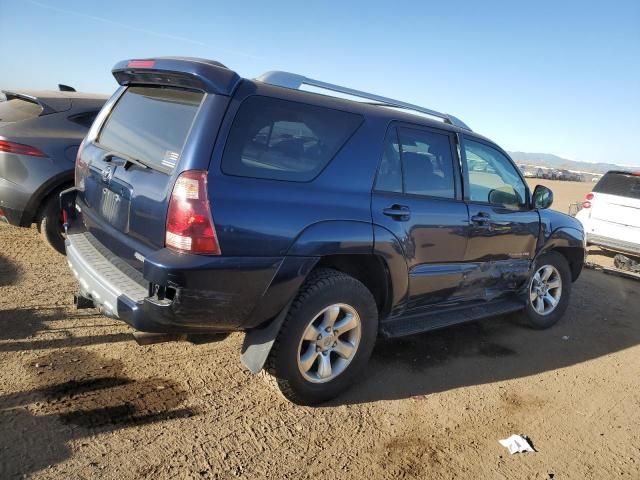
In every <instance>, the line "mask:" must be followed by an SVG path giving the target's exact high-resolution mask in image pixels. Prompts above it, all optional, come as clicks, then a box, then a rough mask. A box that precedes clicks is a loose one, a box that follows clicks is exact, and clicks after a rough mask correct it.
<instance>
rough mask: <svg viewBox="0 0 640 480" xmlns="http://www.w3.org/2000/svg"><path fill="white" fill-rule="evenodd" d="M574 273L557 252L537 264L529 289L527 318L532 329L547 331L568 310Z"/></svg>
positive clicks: (544, 256)
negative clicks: (572, 273)
mask: <svg viewBox="0 0 640 480" xmlns="http://www.w3.org/2000/svg"><path fill="white" fill-rule="evenodd" d="M570 296H571V270H570V268H569V263H568V262H567V260H566V258H565V257H564V256H563V255H561V254H560V253H558V252H548V253H545V254H544V255H541V256H540V257H539V258H538V259H537V260H536V261H535V264H534V268H533V275H532V277H531V279H529V284H528V288H527V304H526V305H527V306H526V308H525V311H524V313H525V316H526V318H527V321H528V323H529V325H531V327H533V328H535V329H539V330H541V329H545V328H549V327H552V326H553V325H555V324H556V323H557V322H558V320H560V319H561V318H562V316H563V315H564V312H565V310H566V309H567V307H568V306H569V297H570Z"/></svg>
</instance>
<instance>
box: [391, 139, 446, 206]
mask: <svg viewBox="0 0 640 480" xmlns="http://www.w3.org/2000/svg"><path fill="white" fill-rule="evenodd" d="M398 136H399V138H400V153H401V158H402V171H403V178H404V192H405V193H411V194H414V195H427V196H430V197H440V198H455V194H456V191H455V180H454V177H453V154H452V152H451V143H450V141H449V135H446V134H443V133H435V132H431V131H426V130H418V129H413V128H399V129H398Z"/></svg>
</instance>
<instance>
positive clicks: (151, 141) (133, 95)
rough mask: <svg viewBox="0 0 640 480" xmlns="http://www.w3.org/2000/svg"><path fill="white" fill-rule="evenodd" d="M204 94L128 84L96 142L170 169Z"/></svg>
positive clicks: (150, 164) (161, 167)
mask: <svg viewBox="0 0 640 480" xmlns="http://www.w3.org/2000/svg"><path fill="white" fill-rule="evenodd" d="M203 97H204V94H203V93H201V92H192V91H188V90H178V89H171V88H158V87H130V88H128V89H127V91H126V93H125V94H124V95H123V96H122V97H121V98H120V100H118V103H117V104H116V105H115V107H114V109H113V111H112V113H111V115H110V116H109V118H108V119H107V121H106V123H105V125H104V127H103V128H102V131H101V132H100V136H99V137H98V143H99V144H100V145H101V146H102V147H104V148H106V149H108V150H112V151H114V152H116V153H122V154H126V155H128V156H130V157H133V158H134V159H136V160H139V161H140V162H142V163H144V164H145V165H147V166H149V167H151V168H154V169H157V170H162V171H165V172H172V171H173V169H174V168H175V166H176V164H177V162H178V159H179V158H180V152H181V151H182V147H183V145H184V142H185V140H186V138H187V135H188V133H189V130H190V129H191V125H192V124H193V120H194V118H195V116H196V113H197V112H198V108H199V107H200V103H201V102H202V99H203Z"/></svg>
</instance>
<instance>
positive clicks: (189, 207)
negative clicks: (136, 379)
mask: <svg viewBox="0 0 640 480" xmlns="http://www.w3.org/2000/svg"><path fill="white" fill-rule="evenodd" d="M113 75H114V76H115V78H116V80H117V81H118V83H119V84H120V88H118V90H117V91H116V92H115V94H114V95H113V96H112V97H111V99H110V100H108V102H107V103H106V105H105V106H104V108H103V109H102V110H101V112H100V113H99V115H98V117H97V119H96V121H95V122H94V124H93V126H92V128H91V129H90V131H89V133H88V135H87V137H86V138H85V140H84V142H83V143H82V145H81V148H80V151H79V152H78V156H77V161H76V167H75V168H76V169H75V187H74V188H72V189H70V190H67V191H65V192H63V193H62V194H61V204H62V208H63V217H64V219H65V224H66V228H67V240H66V250H67V258H68V262H69V266H70V268H71V270H72V271H73V274H74V275H75V276H76V277H77V280H78V283H79V285H80V293H79V295H78V296H77V297H76V299H77V300H76V301H77V304H78V306H91V307H96V308H99V309H100V310H101V311H102V312H103V313H104V314H106V315H109V316H112V317H116V318H119V319H121V320H123V321H125V322H127V323H128V324H129V325H131V326H132V327H133V328H134V329H136V330H138V331H140V332H150V333H157V334H178V335H186V334H188V335H197V334H211V333H215V332H230V331H244V332H246V336H245V340H244V345H243V348H242V356H241V358H242V362H243V363H244V365H245V366H247V367H248V368H249V369H250V370H251V371H253V372H256V373H257V372H259V371H260V370H262V369H263V368H264V369H265V370H266V371H267V373H268V374H269V376H270V378H271V379H272V380H273V382H274V383H275V384H276V385H277V386H278V387H279V389H280V391H281V392H282V393H283V394H284V395H285V397H287V398H288V399H290V400H292V401H294V402H297V403H301V404H315V403H318V402H322V401H325V400H328V399H330V398H332V397H334V396H336V395H337V394H339V393H340V392H341V391H342V390H344V389H345V388H347V387H348V386H350V385H351V384H352V383H353V382H354V381H355V380H357V379H358V378H359V377H360V376H361V375H362V372H363V368H364V366H365V364H366V363H367V361H368V359H369V356H370V355H371V352H372V349H373V347H374V343H375V341H376V338H377V337H378V336H379V335H382V336H385V337H399V336H403V335H411V334H416V333H420V332H425V331H428V330H432V329H436V328H441V327H446V326H448V325H452V324H456V323H460V322H467V321H471V320H478V319H481V318H484V317H490V316H493V315H499V314H506V313H510V312H519V311H522V312H524V315H525V316H526V317H527V318H528V321H529V322H530V324H531V325H532V326H533V327H534V328H547V327H550V326H551V325H553V324H555V323H556V322H557V321H558V320H559V319H560V317H561V316H562V315H563V314H564V312H565V309H566V308H567V304H568V302H569V296H570V293H571V286H572V282H573V281H575V280H576V279H577V278H578V275H579V274H580V271H581V269H582V266H583V262H584V254H585V243H584V231H583V228H582V226H581V224H580V223H579V222H578V221H577V220H575V219H573V218H571V217H569V216H566V215H563V214H560V213H557V212H554V211H551V210H548V209H547V208H548V207H549V206H550V204H551V202H552V198H553V197H552V193H551V191H550V190H548V189H547V188H545V187H542V186H538V187H536V189H535V190H534V191H533V193H531V192H530V191H529V188H528V186H527V183H526V182H525V181H524V179H523V177H522V175H521V174H520V172H519V170H518V168H517V167H516V165H514V163H513V161H512V160H511V159H510V158H509V156H508V155H507V154H506V153H505V152H504V151H503V150H502V149H501V148H500V147H498V146H497V145H496V144H494V143H493V142H491V141H490V140H488V139H486V138H484V137H482V136H480V135H478V134H476V133H474V132H472V131H471V129H469V127H467V126H466V125H465V124H464V123H463V122H462V121H460V120H458V119H457V118H455V117H453V116H451V115H447V114H442V113H439V112H436V111H433V110H429V109H426V108H422V107H419V106H415V105H411V104H407V103H404V102H400V101H397V100H392V99H389V98H385V97H380V96H378V95H372V94H369V93H365V92H360V91H357V90H353V89H349V88H345V87H341V86H338V85H332V84H329V83H325V82H321V81H317V80H312V79H309V78H306V77H304V76H301V75H295V74H290V73H286V72H269V73H266V74H264V75H262V76H261V77H259V78H258V79H256V80H248V79H243V78H240V77H239V76H238V75H237V74H236V73H235V72H233V71H232V70H230V69H228V68H226V67H225V66H223V65H222V64H220V63H218V62H214V61H208V60H199V59H191V58H175V57H171V58H169V57H163V58H155V59H143V60H129V61H124V62H121V63H118V64H117V65H116V66H115V67H114V69H113Z"/></svg>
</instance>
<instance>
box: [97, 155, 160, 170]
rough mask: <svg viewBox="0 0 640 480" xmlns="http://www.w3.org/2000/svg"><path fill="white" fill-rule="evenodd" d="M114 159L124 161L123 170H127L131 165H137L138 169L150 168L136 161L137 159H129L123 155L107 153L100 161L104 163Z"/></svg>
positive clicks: (140, 161)
mask: <svg viewBox="0 0 640 480" xmlns="http://www.w3.org/2000/svg"><path fill="white" fill-rule="evenodd" d="M114 157H115V158H121V159H122V160H124V169H125V170H126V169H127V168H129V167H130V166H131V165H138V166H139V167H142V168H150V167H149V165H147V164H146V163H144V162H143V161H142V160H138V159H137V158H133V157H130V156H129V155H127V154H125V153H119V152H107V153H105V155H104V157H102V160H104V161H105V162H110V161H111V160H112V159H113V158H114Z"/></svg>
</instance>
